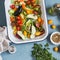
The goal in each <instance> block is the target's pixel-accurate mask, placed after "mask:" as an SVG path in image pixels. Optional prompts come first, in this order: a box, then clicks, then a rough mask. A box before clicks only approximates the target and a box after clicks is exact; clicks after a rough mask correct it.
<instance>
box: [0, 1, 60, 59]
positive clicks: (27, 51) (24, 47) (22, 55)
mask: <svg viewBox="0 0 60 60" xmlns="http://www.w3.org/2000/svg"><path fill="white" fill-rule="evenodd" d="M45 3H46V8H48V7H51V6H53V5H54V4H56V3H60V0H45ZM0 4H1V6H0V10H1V9H2V10H1V11H0V18H1V19H2V20H1V19H0V25H1V26H3V25H6V21H5V14H4V13H5V12H4V8H3V3H2V0H1V2H0ZM2 13H3V15H2ZM3 16H4V18H3ZM47 19H48V20H49V19H52V20H53V21H54V24H55V25H56V26H57V29H55V30H53V29H51V28H50V25H48V31H49V34H48V37H47V38H46V39H45V40H44V41H41V42H35V43H41V44H46V43H47V42H48V43H49V45H50V46H49V47H50V52H51V53H52V54H53V56H54V57H56V58H57V60H60V57H59V56H60V53H58V52H54V51H53V47H55V45H53V44H52V43H51V42H50V34H51V33H52V32H54V31H60V20H59V18H58V17H57V16H50V15H48V14H47ZM13 45H14V46H16V49H17V51H16V53H15V54H12V55H11V54H9V53H8V52H4V53H3V54H2V57H3V60H33V58H32V56H31V51H32V47H33V45H34V43H26V44H19V45H16V44H13Z"/></svg>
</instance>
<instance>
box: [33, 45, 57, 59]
mask: <svg viewBox="0 0 60 60" xmlns="http://www.w3.org/2000/svg"><path fill="white" fill-rule="evenodd" d="M46 46H48V44H46ZM32 56H33V57H34V58H35V60H57V59H56V58H55V57H53V56H52V54H51V53H50V52H49V51H48V49H47V48H46V47H44V48H43V45H42V44H34V46H33V51H32Z"/></svg>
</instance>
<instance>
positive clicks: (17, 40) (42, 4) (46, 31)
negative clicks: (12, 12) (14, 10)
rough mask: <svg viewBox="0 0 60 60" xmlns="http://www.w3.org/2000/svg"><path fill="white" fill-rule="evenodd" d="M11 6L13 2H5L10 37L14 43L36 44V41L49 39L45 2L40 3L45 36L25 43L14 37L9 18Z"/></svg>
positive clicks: (42, 0) (8, 0)
mask: <svg viewBox="0 0 60 60" xmlns="http://www.w3.org/2000/svg"><path fill="white" fill-rule="evenodd" d="M10 5H11V0H5V12H6V21H7V27H8V37H9V38H10V40H11V41H12V42H13V43H16V44H20V43H27V42H34V41H42V40H44V39H45V38H46V37H47V35H48V25H47V18H46V10H45V2H44V0H41V1H40V5H41V10H42V18H43V20H44V25H43V27H44V29H45V34H43V35H42V36H39V37H36V38H34V39H30V40H25V41H23V40H20V39H18V38H16V37H15V36H14V35H13V30H12V27H11V24H10V17H9V13H8V10H9V9H10Z"/></svg>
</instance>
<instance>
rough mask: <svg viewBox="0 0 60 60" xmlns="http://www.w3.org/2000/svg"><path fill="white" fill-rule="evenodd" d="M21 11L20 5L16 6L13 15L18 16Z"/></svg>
mask: <svg viewBox="0 0 60 60" xmlns="http://www.w3.org/2000/svg"><path fill="white" fill-rule="evenodd" d="M21 12H22V7H21V6H18V9H17V10H16V11H15V12H14V14H13V15H14V16H18V15H19V14H20V13H21Z"/></svg>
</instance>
